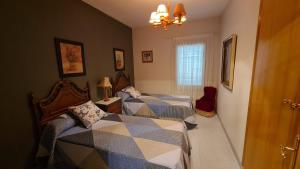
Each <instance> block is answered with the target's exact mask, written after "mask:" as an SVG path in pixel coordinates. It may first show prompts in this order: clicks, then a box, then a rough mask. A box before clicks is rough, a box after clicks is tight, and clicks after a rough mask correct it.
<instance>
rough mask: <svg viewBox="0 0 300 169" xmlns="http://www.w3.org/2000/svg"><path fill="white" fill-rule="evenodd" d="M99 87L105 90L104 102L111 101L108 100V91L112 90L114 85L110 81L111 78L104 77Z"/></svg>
mask: <svg viewBox="0 0 300 169" xmlns="http://www.w3.org/2000/svg"><path fill="white" fill-rule="evenodd" d="M98 87H102V88H103V89H104V98H103V100H104V101H105V102H107V101H109V98H108V89H110V88H112V85H111V83H110V81H109V77H104V78H103V80H102V81H101V83H100V84H99V85H98Z"/></svg>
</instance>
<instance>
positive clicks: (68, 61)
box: [55, 38, 86, 78]
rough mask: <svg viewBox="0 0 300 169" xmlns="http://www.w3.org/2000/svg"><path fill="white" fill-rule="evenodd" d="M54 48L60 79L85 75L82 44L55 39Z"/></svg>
mask: <svg viewBox="0 0 300 169" xmlns="http://www.w3.org/2000/svg"><path fill="white" fill-rule="evenodd" d="M55 48H56V55H57V62H58V69H59V74H60V78H64V77H72V76H82V75H85V74H86V69H85V60H84V49H83V44H82V43H80V42H75V41H70V40H65V39H59V38H55Z"/></svg>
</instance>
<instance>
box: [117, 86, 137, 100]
mask: <svg viewBox="0 0 300 169" xmlns="http://www.w3.org/2000/svg"><path fill="white" fill-rule="evenodd" d="M122 91H123V92H127V93H129V94H130V96H131V97H133V98H137V97H140V96H141V93H140V92H139V91H137V90H136V89H135V88H134V87H132V86H130V87H127V88H125V89H123V90H122Z"/></svg>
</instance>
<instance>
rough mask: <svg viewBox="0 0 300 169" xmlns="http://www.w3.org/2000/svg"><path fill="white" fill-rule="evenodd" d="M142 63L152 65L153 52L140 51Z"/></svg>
mask: <svg viewBox="0 0 300 169" xmlns="http://www.w3.org/2000/svg"><path fill="white" fill-rule="evenodd" d="M142 62H143V63H152V62H153V52H152V50H150V51H142Z"/></svg>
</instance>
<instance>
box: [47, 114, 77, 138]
mask: <svg viewBox="0 0 300 169" xmlns="http://www.w3.org/2000/svg"><path fill="white" fill-rule="evenodd" d="M75 125H76V120H75V119H73V118H72V117H71V116H70V115H68V114H63V115H60V116H59V117H58V118H56V119H54V120H51V121H49V122H48V124H47V126H48V127H49V128H52V130H53V132H54V133H55V135H56V136H58V135H59V134H61V133H62V132H64V131H66V130H68V129H70V128H72V127H74V126H75Z"/></svg>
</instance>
